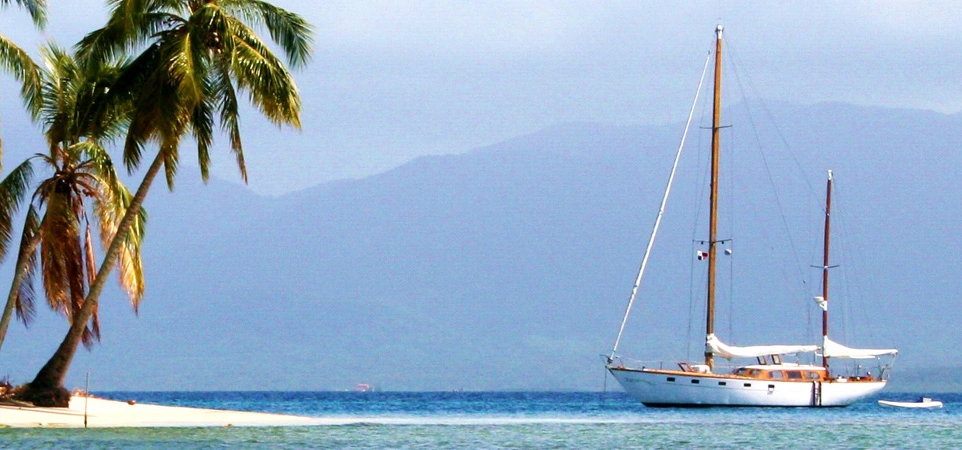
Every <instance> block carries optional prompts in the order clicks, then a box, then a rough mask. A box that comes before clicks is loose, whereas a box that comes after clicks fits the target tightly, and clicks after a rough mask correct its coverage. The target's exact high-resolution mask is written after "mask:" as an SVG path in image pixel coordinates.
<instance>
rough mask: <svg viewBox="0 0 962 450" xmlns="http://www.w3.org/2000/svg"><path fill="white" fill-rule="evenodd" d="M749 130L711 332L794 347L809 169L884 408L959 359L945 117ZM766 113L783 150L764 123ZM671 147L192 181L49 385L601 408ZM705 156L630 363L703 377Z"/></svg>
mask: <svg viewBox="0 0 962 450" xmlns="http://www.w3.org/2000/svg"><path fill="white" fill-rule="evenodd" d="M752 111H753V113H752V115H748V114H744V113H735V114H732V115H731V117H726V122H728V123H731V124H732V125H733V127H732V128H731V129H726V131H725V136H726V138H725V143H724V148H725V149H726V150H725V156H724V157H725V158H726V160H725V161H726V166H725V168H724V170H723V187H722V191H723V193H722V195H723V201H722V204H723V209H724V211H725V212H723V214H722V229H723V230H724V231H723V232H722V233H723V234H726V236H727V237H731V238H732V239H733V240H732V242H731V243H730V244H728V245H729V247H730V248H732V250H733V253H732V256H731V257H730V258H726V259H725V261H723V273H724V274H723V275H722V276H721V278H723V280H722V283H721V288H720V291H721V292H722V294H721V298H720V300H719V313H718V316H719V323H718V325H717V330H718V333H719V334H720V335H721V337H722V338H723V339H725V340H726V341H728V342H731V343H734V344H741V345H750V344H760V343H766V342H771V341H783V342H784V341H803V340H809V341H810V340H812V339H814V337H815V333H816V330H818V328H819V325H818V323H817V320H818V316H817V313H816V310H815V305H814V302H812V300H811V296H812V295H816V294H817V293H818V290H819V285H818V283H819V281H818V280H819V278H818V271H817V270H814V269H811V268H810V267H809V266H810V265H812V264H820V258H821V247H820V246H821V221H822V215H821V214H822V206H823V205H822V203H821V202H823V195H824V170H825V169H829V168H831V169H833V170H834V171H835V174H836V182H837V188H838V189H837V191H836V197H835V204H834V208H835V213H836V214H834V215H833V220H834V221H835V222H833V226H834V229H835V230H836V231H837V236H838V237H837V238H836V239H837V240H836V241H834V242H835V245H836V246H835V247H834V251H833V258H834V262H835V263H839V264H841V265H842V267H840V268H839V269H836V270H835V271H833V283H832V301H833V303H832V312H833V323H832V327H831V329H832V335H833V336H834V337H835V338H836V340H838V341H842V342H845V343H846V344H849V345H852V346H884V347H889V346H897V347H899V348H900V349H901V351H902V354H901V355H900V357H899V359H898V360H897V364H896V372H895V374H896V375H895V380H896V383H894V384H893V387H895V388H897V387H898V386H899V385H898V379H899V375H898V374H899V372H900V371H912V370H914V369H912V368H913V367H916V366H919V367H925V368H939V367H944V366H948V365H951V364H950V363H949V362H948V361H954V360H955V355H956V353H957V351H956V350H955V346H956V343H957V342H960V341H962V330H960V329H959V328H958V327H957V326H956V325H955V324H957V323H958V321H959V319H960V313H959V305H960V303H959V299H960V297H962V287H960V284H959V283H957V281H956V278H957V274H958V273H959V269H960V262H959V260H958V258H957V257H956V255H955V251H954V247H953V245H952V244H953V243H955V242H958V241H960V239H959V238H960V237H962V236H960V231H959V227H958V219H959V217H960V206H962V201H960V200H962V199H960V192H962V189H960V188H962V182H960V181H959V180H960V173H959V172H960V170H959V167H960V163H962V161H960V160H962V157H960V155H959V149H960V148H962V116H959V115H954V116H947V115H941V114H936V113H931V112H924V111H911V110H889V109H879V108H865V107H857V106H851V105H844V104H819V105H813V106H798V105H783V104H775V105H768V106H767V108H758V107H757V105H755V107H753V108H752ZM754 111H761V112H760V113H756V112H754ZM767 116H773V117H774V119H775V123H778V124H780V127H781V130H780V131H779V130H774V129H771V128H765V127H763V126H761V125H760V124H761V123H762V122H770V121H769V120H768V117H767ZM696 126H697V125H696ZM681 128H682V127H681V126H680V125H677V126H670V127H633V126H622V127H616V126H607V125H597V124H568V125H563V126H557V127H554V128H551V129H546V130H543V131H541V132H539V133H536V134H533V135H529V136H522V137H519V138H517V139H513V140H510V141H507V142H503V143H501V144H498V145H494V146H491V147H486V148H481V149H478V150H476V151H473V152H470V153H467V154H463V155H455V156H434V157H422V158H418V159H416V160H413V161H411V162H410V163H408V164H406V165H404V166H401V167H399V168H397V169H394V170H392V171H389V172H387V173H384V174H380V175H377V176H372V177H369V178H365V179H361V180H345V181H339V182H334V183H328V184H324V185H321V186H317V187H314V188H311V189H307V190H304V191H301V192H297V193H294V194H290V195H285V196H282V197H278V198H264V197H258V196H256V195H254V194H251V193H250V192H249V191H247V190H245V189H244V188H243V187H240V186H237V185H234V184H230V183H225V182H221V181H217V180H213V181H211V182H210V183H209V184H208V185H207V186H203V185H202V184H201V183H200V181H199V177H198V176H197V175H196V173H190V172H189V171H187V170H186V169H184V173H182V174H181V176H180V178H179V179H178V184H177V186H176V189H175V191H174V193H173V194H168V193H165V192H163V191H162V186H160V185H158V187H157V189H156V191H155V192H154V193H152V196H151V198H150V200H149V202H148V203H149V204H148V207H149V212H150V214H151V221H150V224H149V229H148V238H147V243H146V244H145V261H146V263H145V266H146V269H147V271H148V275H147V282H148V287H147V295H146V298H145V300H144V303H143V306H142V309H141V313H140V316H139V317H135V316H134V315H133V314H132V313H130V312H129V308H128V307H127V306H126V305H125V304H124V301H123V300H122V297H120V296H119V295H118V294H117V293H116V292H113V293H112V295H110V296H109V297H108V298H105V299H104V302H103V314H104V324H103V331H104V343H103V345H102V346H101V347H98V348H96V349H95V350H94V352H93V353H90V354H83V355H80V356H79V357H78V361H77V364H76V366H75V370H74V372H73V374H72V376H71V380H70V382H71V383H72V384H73V385H75V386H79V385H81V384H82V383H83V381H82V380H83V376H84V374H85V373H86V372H87V371H90V372H92V377H93V379H94V380H99V382H95V383H94V386H95V387H97V386H99V387H100V388H101V389H157V390H176V389H192V390H205V389H269V390H277V389H345V388H350V387H352V386H353V385H354V384H356V383H362V382H364V383H373V384H375V385H378V386H381V387H382V388H384V389H410V390H449V389H488V390H498V389H531V390H543V389H544V390H547V389H601V388H602V386H603V383H604V381H605V380H604V371H603V369H602V364H601V359H600V357H599V355H600V354H602V353H607V352H609V351H610V350H611V345H612V342H613V340H614V338H615V334H616V332H617V328H618V325H619V323H620V321H621V315H622V313H623V311H624V307H625V303H626V301H627V298H628V295H629V293H630V290H631V285H632V283H633V282H634V278H635V275H636V272H637V268H638V265H639V262H640V259H641V255H642V253H643V250H644V246H645V242H646V241H647V239H648V233H649V232H650V229H651V224H652V222H653V221H654V218H655V213H656V212H657V207H658V203H659V201H660V199H661V195H662V192H663V189H664V185H665V182H666V180H667V176H668V169H669V167H670V164H671V160H672V158H673V156H674V151H675V148H676V147H677V145H678V141H679V139H680V137H681ZM708 139H709V138H708V134H707V132H705V131H704V130H701V129H697V128H696V129H694V130H693V131H692V135H691V136H690V137H689V144H690V148H689V149H688V150H686V152H687V153H686V154H685V155H684V156H683V159H682V162H681V172H680V173H679V175H678V178H677V180H676V188H675V191H674V192H673V197H672V199H671V200H672V201H671V202H670V203H669V208H668V210H667V212H666V215H665V221H664V223H663V229H662V234H661V235H660V237H659V241H658V244H657V246H656V247H655V250H654V252H653V255H652V260H651V263H650V264H651V266H650V269H649V273H648V275H646V280H645V283H644V285H643V286H642V289H641V293H640V297H639V300H638V302H639V303H638V305H637V306H636V310H635V312H633V315H632V318H631V320H630V321H629V324H628V330H627V332H626V336H625V338H624V341H623V343H622V347H621V349H620V350H621V353H622V354H624V355H626V356H630V357H638V358H641V359H644V360H651V361H659V360H660V361H665V363H666V364H673V362H674V361H676V360H678V359H684V358H699V357H700V356H699V355H700V352H701V348H700V345H699V344H698V342H699V341H700V339H702V337H701V336H702V333H703V331H702V329H703V326H704V325H703V321H704V319H703V312H702V308H703V306H702V304H703V299H702V294H701V290H702V289H703V283H704V282H703V281H702V278H701V276H702V273H703V271H704V265H703V263H700V262H698V261H696V260H695V258H694V255H695V251H696V250H697V249H699V248H702V247H699V246H698V245H696V244H695V243H693V240H697V239H704V238H705V237H706V236H705V231H704V230H705V229H706V228H707V226H706V225H705V221H706V220H707V219H706V215H707V211H706V207H705V205H706V203H707V197H706V196H705V195H701V194H704V193H706V191H705V186H704V182H702V181H699V180H701V179H702V176H703V175H704V174H705V173H706V168H707V161H708V159H707V156H706V155H705V152H704V151H701V150H700V149H703V148H705V147H706V146H707V143H708ZM784 142H787V143H789V147H790V148H789V149H787V150H786V149H785V148H784V145H783V143H784ZM257 150H258V149H249V151H257ZM278 152H279V153H278V154H279V156H278V157H283V152H282V150H279V151H278ZM762 155H764V156H763V157H762ZM729 161H733V163H732V164H728V162H729ZM772 186H775V189H776V191H777V196H776V195H774V194H772V190H773V189H772ZM699 199H701V200H699ZM696 224H697V225H696ZM787 235H790V237H791V239H785V236H787ZM729 263H730V267H731V269H729ZM7 265H9V263H8V264H7ZM5 266H6V265H5ZM731 299H734V300H731ZM689 311H695V315H694V318H693V319H691V320H689ZM42 316H44V317H45V318H43V320H41V321H40V323H39V324H38V325H37V327H36V328H33V329H31V330H29V331H28V332H27V333H24V332H22V330H20V329H19V328H18V331H15V332H14V333H12V337H11V338H10V340H9V341H8V344H7V345H8V347H7V348H4V351H3V354H2V355H0V361H3V360H5V359H7V358H13V359H14V360H15V361H22V362H23V367H15V368H13V369H12V370H9V371H8V374H9V375H10V376H11V377H12V378H14V381H19V378H25V377H27V376H30V375H32V373H33V372H34V371H35V370H36V367H38V364H39V362H36V361H37V360H38V359H44V358H46V357H47V356H49V354H50V353H49V352H52V350H53V346H55V345H56V342H57V339H59V337H60V336H61V332H60V331H59V329H60V328H65V326H66V325H64V324H63V323H62V322H63V321H62V320H60V319H58V318H54V317H52V314H51V313H49V312H46V311H42ZM48 335H49V336H48ZM54 335H56V336H54ZM27 341H29V342H30V344H26V343H25V342H27ZM48 349H49V352H48ZM37 354H42V356H35V355H37ZM40 362H42V361H40ZM652 364H656V363H654V362H653V363H652ZM6 365H7V364H6V363H5V364H4V366H6ZM24 367H26V369H24ZM903 373H904V372H903ZM913 373H915V372H913ZM919 373H920V372H919ZM932 373H935V372H932ZM0 375H3V373H2V372H0ZM913 377H914V378H913ZM904 380H905V382H903V384H902V386H903V387H906V388H913V387H917V386H921V385H924V384H925V383H929V382H931V381H932V380H927V379H926V377H925V376H923V375H913V376H907V377H906V378H905V379H904ZM609 381H610V380H609ZM912 383H914V384H912ZM609 385H610V383H609ZM609 387H610V386H609Z"/></svg>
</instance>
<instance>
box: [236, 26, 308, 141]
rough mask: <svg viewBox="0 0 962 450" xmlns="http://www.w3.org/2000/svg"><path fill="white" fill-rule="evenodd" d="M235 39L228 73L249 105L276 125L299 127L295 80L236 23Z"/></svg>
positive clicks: (246, 29)
mask: <svg viewBox="0 0 962 450" xmlns="http://www.w3.org/2000/svg"><path fill="white" fill-rule="evenodd" d="M231 30H232V31H233V34H232V36H233V37H234V39H235V43H234V57H233V60H232V61H231V74H232V75H233V78H234V79H235V80H236V81H237V85H238V87H240V88H241V89H243V90H246V91H247V92H248V94H249V95H250V100H251V102H252V103H253V104H254V105H255V106H257V107H258V108H259V109H260V110H261V113H262V114H264V116H265V117H267V119H268V120H270V121H272V122H274V123H275V124H277V125H284V124H288V125H291V126H293V127H294V128H298V129H299V128H300V126H301V122H300V109H301V98H300V94H299V93H298V89H297V83H296V82H295V81H294V77H293V76H292V75H291V73H290V72H289V71H288V70H287V68H286V67H284V64H283V63H282V62H281V61H280V60H279V59H277V57H275V56H274V54H273V53H271V51H270V48H269V47H268V46H267V45H266V44H265V43H264V42H263V41H261V40H260V39H259V38H258V37H257V35H256V34H254V33H253V31H252V30H251V29H250V28H248V27H247V26H245V25H244V24H243V23H241V22H239V21H236V20H234V21H231Z"/></svg>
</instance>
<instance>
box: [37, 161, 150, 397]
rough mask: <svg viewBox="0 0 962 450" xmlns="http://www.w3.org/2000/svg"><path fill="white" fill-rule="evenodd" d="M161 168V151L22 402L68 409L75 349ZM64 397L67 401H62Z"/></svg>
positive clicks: (148, 170)
mask: <svg viewBox="0 0 962 450" xmlns="http://www.w3.org/2000/svg"><path fill="white" fill-rule="evenodd" d="M163 164H164V153H163V151H158V152H157V158H156V159H154V162H153V163H151V165H150V168H149V169H147V173H146V174H145V175H144V180H143V181H142V182H141V183H140V187H138V188H137V193H136V194H135V195H134V198H133V199H132V200H131V202H130V206H128V207H127V212H126V213H125V214H124V218H123V219H121V221H120V224H119V225H118V226H117V232H116V233H115V234H114V238H113V240H111V241H110V246H109V247H107V254H106V255H104V261H103V263H101V264H100V270H98V271H97V278H96V279H95V280H94V283H93V284H92V285H91V286H90V291H89V292H87V298H85V299H84V303H83V306H82V307H81V308H80V312H78V313H77V315H75V316H74V317H73V321H72V323H71V324H70V331H68V332H67V336H66V337H64V340H63V342H61V343H60V347H58V348H57V351H56V352H55V353H54V354H53V356H52V357H50V360H49V361H47V364H45V365H44V366H43V368H41V369H40V372H39V373H37V376H36V377H35V378H34V380H33V381H32V382H30V384H29V385H27V389H25V391H24V393H23V395H21V396H19V397H20V398H21V399H22V400H26V401H29V402H32V403H33V404H35V405H37V406H59V407H66V406H68V405H69V402H70V392H69V391H67V390H66V389H64V387H63V382H64V380H65V379H66V378H67V371H68V370H69V369H70V363H71V362H72V361H73V357H74V355H75V354H76V353H77V347H78V346H79V345H80V342H81V340H82V337H83V332H84V329H85V328H87V322H88V321H90V317H91V316H93V313H94V310H95V309H96V306H97V303H98V302H99V300H100V293H101V291H103V289H104V284H106V282H107V278H109V277H110V272H111V270H113V268H114V265H116V264H117V257H118V256H119V254H120V248H121V246H122V245H123V243H124V240H125V239H126V237H127V233H128V232H129V231H130V227H131V226H133V224H134V220H135V219H136V218H137V216H138V215H139V214H140V208H141V206H142V205H143V203H144V199H145V198H147V191H149V190H150V185H151V184H152V183H153V181H154V178H156V176H157V173H158V172H160V168H161V166H163ZM64 393H66V398H64V395H63V394H64ZM38 402H40V403H38Z"/></svg>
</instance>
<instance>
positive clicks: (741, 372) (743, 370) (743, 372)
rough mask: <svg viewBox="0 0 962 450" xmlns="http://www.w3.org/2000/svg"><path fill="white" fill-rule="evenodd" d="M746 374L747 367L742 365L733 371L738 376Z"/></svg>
mask: <svg viewBox="0 0 962 450" xmlns="http://www.w3.org/2000/svg"><path fill="white" fill-rule="evenodd" d="M747 374H748V369H746V368H744V367H739V368H738V369H736V370H735V373H734V375H739V376H745V375H747Z"/></svg>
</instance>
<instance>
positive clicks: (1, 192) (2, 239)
mask: <svg viewBox="0 0 962 450" xmlns="http://www.w3.org/2000/svg"><path fill="white" fill-rule="evenodd" d="M31 159H32V158H30V159H27V160H26V161H24V162H22V163H20V165H19V166H17V167H16V168H14V169H13V170H12V171H10V173H9V174H7V176H6V177H4V179H3V180H2V181H0V260H3V258H4V256H6V254H7V245H8V244H9V243H10V238H11V237H12V234H13V223H12V222H13V217H14V215H15V214H16V213H17V210H19V209H20V204H21V203H22V202H23V199H24V198H25V197H26V195H27V191H28V189H29V188H30V181H31V180H32V179H33V164H32V163H31Z"/></svg>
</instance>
